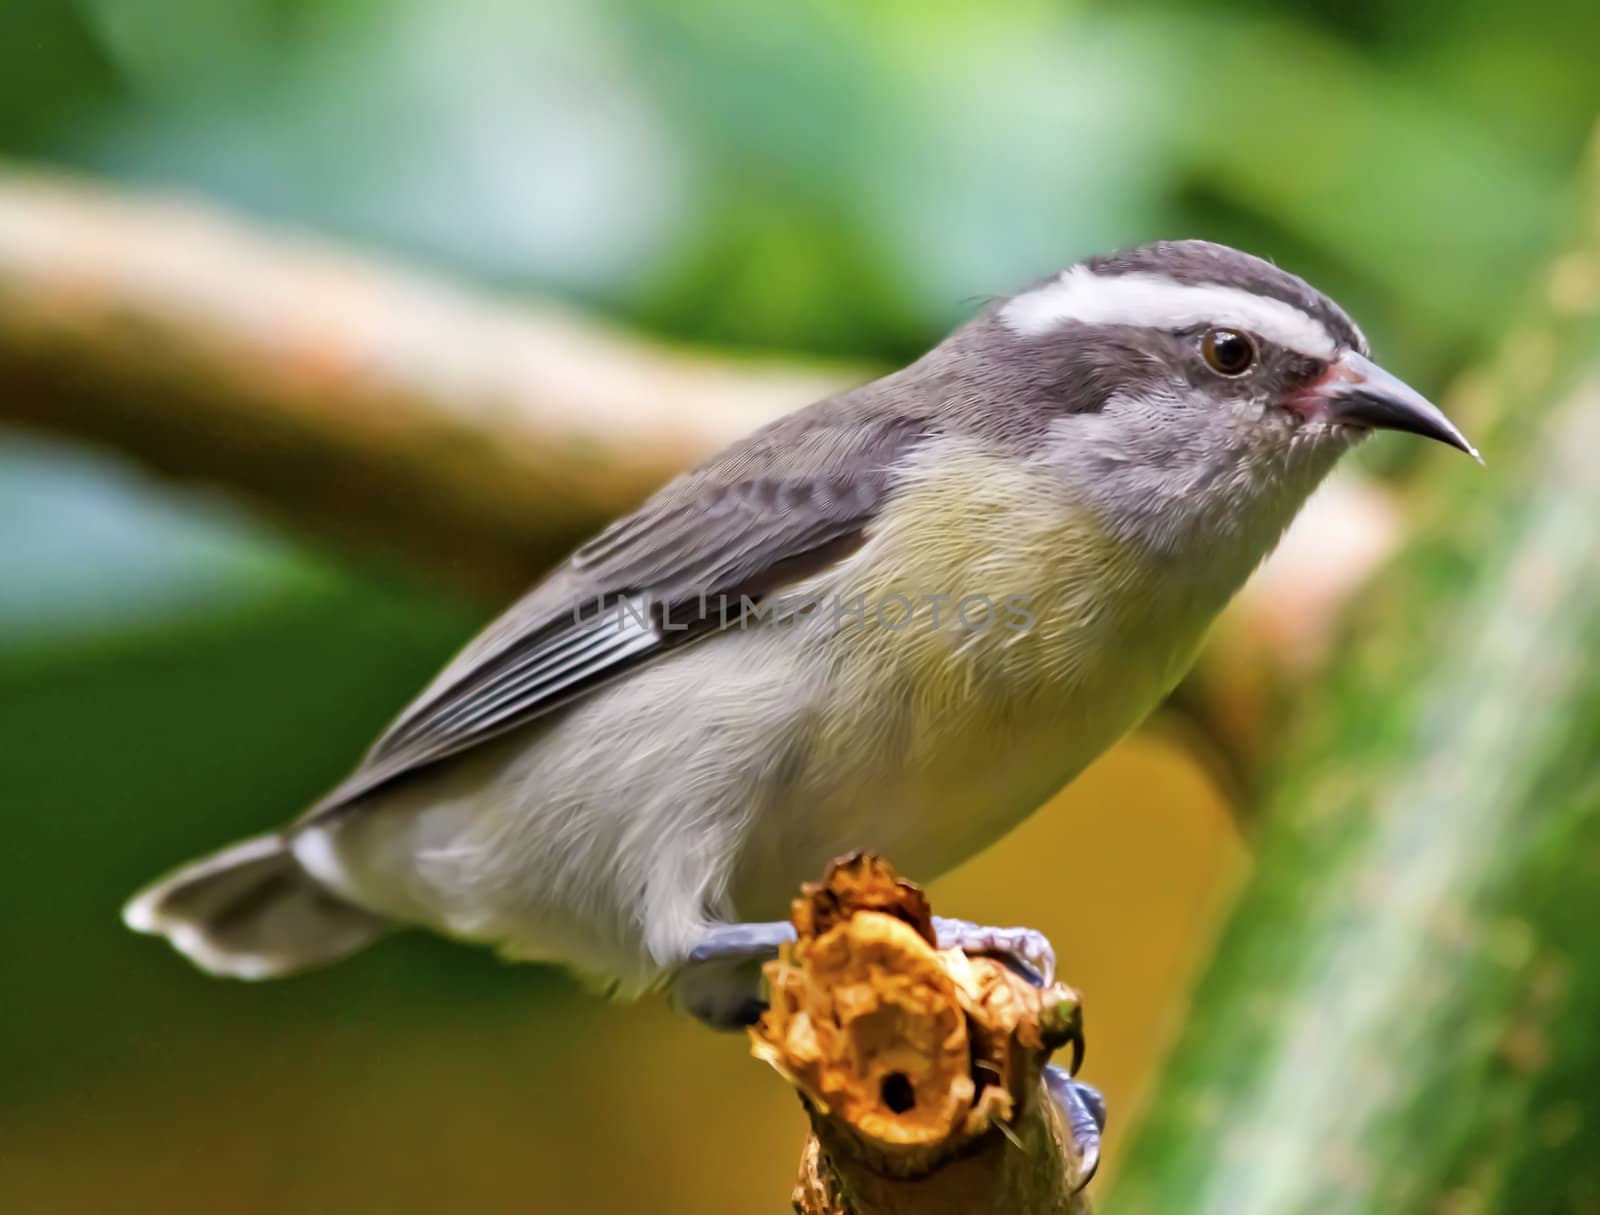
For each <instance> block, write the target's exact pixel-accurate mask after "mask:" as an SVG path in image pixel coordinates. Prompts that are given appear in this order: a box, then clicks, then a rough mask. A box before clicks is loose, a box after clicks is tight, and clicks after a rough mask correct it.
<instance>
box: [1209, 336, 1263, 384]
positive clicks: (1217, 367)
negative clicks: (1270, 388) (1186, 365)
mask: <svg viewBox="0 0 1600 1215" xmlns="http://www.w3.org/2000/svg"><path fill="white" fill-rule="evenodd" d="M1200 353H1201V354H1203V355H1205V356H1206V363H1207V364H1209V365H1210V367H1211V370H1212V371H1215V372H1219V373H1220V374H1222V375H1243V374H1244V373H1245V372H1247V371H1249V370H1250V367H1251V365H1252V364H1253V363H1254V362H1255V361H1256V344H1255V343H1254V342H1252V341H1251V340H1250V339H1249V338H1248V337H1246V336H1245V335H1244V334H1242V333H1240V332H1239V331H1238V330H1237V329H1213V330H1211V331H1210V332H1208V333H1207V334H1206V336H1205V337H1204V338H1203V339H1202V340H1201V342H1200Z"/></svg>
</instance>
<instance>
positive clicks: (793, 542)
mask: <svg viewBox="0 0 1600 1215" xmlns="http://www.w3.org/2000/svg"><path fill="white" fill-rule="evenodd" d="M844 405H845V402H843V401H838V402H836V401H829V402H823V403H822V404H821V405H819V406H814V407H812V409H810V410H805V411H802V412H801V413H800V414H795V415H791V416H790V417H788V418H785V419H780V420H779V422H777V423H774V424H773V425H771V426H769V427H766V428H764V429H763V430H760V431H757V432H756V433H755V434H753V435H751V436H750V437H749V438H747V439H746V440H744V441H743V442H741V443H739V444H736V445H735V446H734V447H732V448H730V449H728V450H727V451H726V452H724V453H723V454H722V455H721V456H719V457H717V458H716V459H715V460H713V461H712V462H711V463H710V464H708V465H706V466H704V467H702V468H700V469H698V470H696V471H695V472H692V473H688V474H686V475H685V476H683V477H680V478H679V479H678V480H676V481H674V482H673V483H672V484H670V485H668V486H667V487H666V488H664V489H663V490H662V491H661V492H660V493H658V494H657V495H656V496H655V497H653V498H652V499H650V500H649V501H648V502H646V503H645V504H644V505H643V506H642V507H640V509H639V510H638V511H636V512H635V513H634V514H632V515H629V516H626V517H625V518H623V519H621V520H619V521H617V522H616V523H614V524H612V525H611V526H610V527H609V528H607V529H606V530H605V531H604V532H602V533H601V534H600V535H598V536H597V537H595V539H593V540H592V541H590V542H589V543H588V544H586V545H584V546H583V547H582V548H580V549H579V550H578V551H577V552H576V553H574V554H573V555H572V557H571V558H570V559H569V560H568V561H567V563H566V564H565V565H563V566H562V567H560V568H559V569H557V570H556V571H555V572H554V573H553V574H551V575H550V577H548V578H547V579H545V581H543V582H542V583H540V584H539V585H538V586H537V587H535V588H534V589H533V590H532V591H530V592H529V593H528V594H527V595H526V596H525V597H523V598H522V599H521V600H520V601H519V602H517V603H516V604H515V605H513V606H512V607H511V608H510V609H509V610H508V611H507V612H505V613H504V614H503V615H502V616H501V617H500V618H499V619H497V620H496V621H495V622H494V623H493V624H491V625H490V626H489V627H488V628H487V629H485V630H484V632H483V633H481V634H480V635H479V636H478V637H477V638H476V639H475V640H474V641H472V642H471V643H470V644H469V645H468V646H467V647H466V648H465V649H464V650H463V651H462V652H461V653H460V654H459V655H458V656H457V657H456V658H455V659H454V660H453V661H452V662H451V663H450V664H449V666H447V667H446V668H445V669H444V671H443V672H441V673H440V675H439V676H438V678H437V679H435V680H434V682H433V683H432V684H431V685H430V686H429V687H428V688H427V689H426V690H425V691H424V692H423V693H422V695H421V696H419V697H418V698H417V699H416V700H415V701H413V702H412V704H411V705H410V707H408V708H407V709H406V710H405V711H404V712H403V713H402V714H401V715H400V716H399V718H397V719H396V720H395V722H394V723H393V724H392V725H391V726H390V727H389V728H388V730H386V731H385V732H384V734H383V735H382V736H381V737H380V738H379V739H378V741H377V743H376V744H374V746H373V747H372V749H371V750H370V751H369V752H368V753H367V756H366V758H365V759H364V760H363V761H362V764H361V766H360V767H359V768H357V769H356V771H355V772H354V773H352V774H351V775H350V777H349V778H348V779H347V780H346V781H345V782H344V783H343V784H342V785H340V786H338V787H337V788H336V789H334V790H333V791H332V792H331V793H330V794H329V795H328V796H327V797H326V798H324V799H323V800H322V801H321V802H320V803H318V804H317V806H315V807H314V808H313V809H312V811H311V815H312V816H320V815H322V814H326V813H329V812H336V811H337V810H338V808H339V807H341V806H348V805H349V804H351V803H352V802H353V801H355V800H356V799H358V798H360V797H362V796H363V795H364V794H367V793H370V792H372V791H373V790H374V789H376V788H378V787H379V786H381V785H385V784H388V783H389V782H390V781H392V780H395V779H397V778H399V777H402V776H404V775H406V774H408V773H412V772H415V771H417V770H418V769H421V768H424V767H426V766H428V765H430V764H433V763H436V762H437V761H439V760H441V759H444V758H446V757H448V756H452V755H456V754H458V753H460V752H462V751H465V750H467V749H469V748H471V747H474V746H477V745H478V744H479V743H482V742H484V741H486V740H488V739H490V738H494V737H496V736H497V735H500V734H503V733H505V732H506V731H507V730H510V729H512V728H514V727H516V726H518V725H521V724H523V723H524V722H527V721H530V720H532V719H533V718H536V717H538V716H540V715H542V714H544V713H548V712H550V711H551V710H552V709H554V708H557V707H558V706H560V705H564V704H567V703H569V702H570V701H572V700H573V699H574V698H576V697H578V696H581V695H583V694H584V693H586V692H588V691H591V690H592V689H594V688H595V687H597V686H599V685H601V684H603V683H605V682H607V681H609V680H611V679H614V678H616V677H617V676H619V675H621V674H623V673H624V672H626V671H629V670H631V669H633V668H634V667H636V666H638V665H640V664H641V663H645V662H649V661H651V660H652V659H654V658H656V657H658V656H660V655H661V654H663V653H665V652H666V651H668V650H669V649H673V648H675V647H677V646H680V645H683V644H686V643H688V642H690V641H693V640H695V639H697V638H700V637H704V636H706V635H708V634H709V633H712V632H715V631H717V630H718V629H720V628H722V627H727V626H726V625H725V624H724V621H725V620H726V621H729V622H730V623H732V624H737V622H738V615H737V610H738V605H739V603H740V596H743V595H748V596H750V598H751V599H752V600H759V598H760V597H761V596H763V595H766V594H769V593H771V592H772V591H774V590H777V589H780V588H781V587H783V586H785V585H790V584H792V583H794V582H796V581H798V580H801V579H803V578H805V577H807V576H809V575H811V574H812V573H815V572H818V571H820V570H821V569H823V568H826V567H827V566H828V565H829V564H831V563H832V562H834V561H836V560H839V559H841V558H842V557H843V556H845V555H846V554H848V553H849V552H850V551H853V549H854V548H855V547H856V546H858V545H859V544H860V543H861V540H862V537H863V535H864V533H865V531H866V529H867V527H868V525H869V524H870V523H871V521H872V519H873V517H874V516H875V515H876V513H877V512H878V510H879V508H880V507H881V506H882V504H883V502H884V500H885V499H886V497H887V496H888V494H889V492H890V489H891V485H892V480H893V475H894V468H895V465H896V463H897V461H898V460H899V459H900V458H901V457H902V456H903V455H904V454H905V452H906V451H907V450H908V449H909V448H910V447H911V446H912V445H913V444H914V443H915V442H916V441H917V439H918V437H919V435H921V434H922V433H923V425H922V422H921V420H920V419H907V418H903V417H902V418H892V417H888V416H872V415H869V416H866V417H863V416H861V413H860V412H859V411H856V410H850V409H847V408H843V407H842V406H844ZM702 594H703V595H705V596H707V598H708V599H709V600H710V602H711V603H712V604H718V603H722V602H729V603H730V604H731V605H732V607H731V609H730V611H731V615H724V614H723V613H721V612H719V611H718V610H716V609H715V608H713V609H712V610H710V611H705V612H702V611H700V610H698V609H699V604H700V602H701V601H700V596H701V595H702ZM722 597H726V599H724V598H722ZM674 608H678V609H679V611H678V612H676V613H674V612H673V609H674ZM669 624H670V627H668V625H669Z"/></svg>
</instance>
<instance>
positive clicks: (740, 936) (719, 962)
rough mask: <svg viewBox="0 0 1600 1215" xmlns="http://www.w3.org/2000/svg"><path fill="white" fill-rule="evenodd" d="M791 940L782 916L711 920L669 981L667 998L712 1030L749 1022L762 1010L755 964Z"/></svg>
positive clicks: (791, 930) (790, 926)
mask: <svg viewBox="0 0 1600 1215" xmlns="http://www.w3.org/2000/svg"><path fill="white" fill-rule="evenodd" d="M793 940H794V925H793V924H791V923H789V922H788V921H787V920H773V921H771V922H770V923H756V924H714V925H712V926H711V927H710V928H708V929H707V930H706V933H705V935H704V936H703V937H701V938H700V941H699V943H698V944H697V945H695V947H694V948H693V949H691V950H690V951H689V956H688V957H687V958H686V959H684V964H683V968H682V969H681V970H680V971H679V972H678V975H677V977H676V978H675V979H674V980H673V982H672V1000H673V1003H675V1004H676V1005H677V1006H678V1007H679V1008H681V1009H683V1010H684V1011H685V1012H687V1013H688V1014H689V1015H690V1016H692V1017H694V1018H695V1019H696V1020H699V1021H701V1022H703V1023H705V1024H706V1025H709V1026H710V1027H711V1028H712V1029H718V1030H735V1029H743V1028H744V1027H745V1026H747V1025H754V1024H755V1023H756V1021H758V1020H759V1019H760V1017H761V1014H762V1013H763V1012H765V1011H766V1009H767V1002H766V1001H765V1000H763V999H762V998H761V964H762V963H763V962H769V961H771V960H772V959H773V958H775V957H777V956H778V950H779V948H780V947H781V946H784V945H787V944H789V943H790V942H791V941H793Z"/></svg>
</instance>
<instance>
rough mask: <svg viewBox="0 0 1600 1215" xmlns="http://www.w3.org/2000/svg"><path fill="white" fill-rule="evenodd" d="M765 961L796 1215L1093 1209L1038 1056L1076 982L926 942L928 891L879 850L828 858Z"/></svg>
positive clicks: (1053, 1037)
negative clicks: (795, 1100) (1039, 977)
mask: <svg viewBox="0 0 1600 1215" xmlns="http://www.w3.org/2000/svg"><path fill="white" fill-rule="evenodd" d="M794 920H795V928H796V930H797V934H798V938H799V939H798V941H797V943H796V944H795V946H794V947H793V948H792V950H791V951H790V953H789V955H788V956H787V957H785V958H783V959H780V960H779V961H777V962H773V963H769V964H768V967H767V978H768V981H769V984H770V987H771V993H772V1004H771V1007H770V1009H769V1010H768V1012H767V1013H766V1015H765V1016H764V1017H763V1018H762V1021H761V1023H760V1025H758V1026H757V1027H756V1028H755V1029H753V1030H752V1031H751V1037H752V1043H753V1049H754V1051H755V1053H756V1055H757V1056H758V1057H760V1058H763V1059H765V1060H767V1061H768V1062H769V1063H771V1064H772V1066H773V1067H775V1068H776V1069H777V1070H778V1071H779V1072H780V1073H781V1074H782V1075H783V1076H784V1078H785V1079H787V1080H788V1081H789V1083H790V1084H791V1085H793V1086H794V1087H795V1088H796V1089H797V1090H798V1091H799V1092H800V1094H801V1097H802V1100H803V1102H804V1104H805V1108H806V1112H807V1114H808V1115H809V1116H810V1119H811V1136H810V1138H809V1140H808V1141H807V1143H806V1147H805V1151H804V1153H803V1155H802V1157H801V1163H800V1178H799V1180H798V1182H797V1183H796V1186H795V1192H794V1206H795V1210H796V1211H797V1212H799V1215H944V1213H946V1212H948V1213H950V1215H956V1213H957V1212H959V1213H960V1215H986V1213H993V1215H1016V1213H1017V1212H1021V1211H1028V1212H1036V1213H1038V1215H1085V1213H1086V1212H1087V1211H1088V1209H1089V1208H1088V1203H1087V1200H1086V1199H1085V1198H1084V1197H1083V1195H1082V1193H1081V1190H1082V1185H1083V1182H1084V1180H1085V1174H1086V1173H1087V1172H1089V1171H1091V1170H1090V1169H1089V1168H1088V1166H1087V1165H1086V1162H1085V1161H1084V1160H1083V1159H1082V1158H1081V1157H1080V1156H1079V1155H1078V1153H1077V1151H1076V1150H1075V1149H1074V1148H1073V1146H1072V1144H1071V1140H1070V1137H1069V1135H1068V1134H1067V1131H1066V1128H1065V1126H1064V1124H1063V1120H1062V1118H1061V1116H1060V1114H1059V1113H1058V1111H1057V1109H1056V1106H1055V1103H1054V1102H1053V1101H1052V1100H1051V1099H1050V1097H1049V1095H1048V1094H1047V1093H1046V1091H1045V1088H1044V1085H1043V1082H1042V1080H1041V1079H1040V1075H1041V1070H1042V1068H1043V1067H1044V1064H1045V1062H1046V1061H1047V1060H1048V1059H1049V1057H1050V1054H1051V1052H1052V1051H1053V1050H1054V1049H1055V1048H1056V1047H1058V1046H1061V1045H1064V1044H1065V1043H1066V1042H1068V1041H1070V1040H1072V1038H1073V1037H1074V1036H1075V1035H1076V1034H1077V1032H1078V1025H1079V1014H1078V1004H1077V998H1076V996H1075V995H1074V994H1073V993H1072V992H1071V991H1070V990H1068V989H1067V988H1065V987H1063V986H1062V985H1060V984H1054V985H1052V986H1051V987H1049V988H1047V989H1045V990H1043V991H1040V990H1039V989H1037V988H1034V987H1032V986H1030V985H1029V984H1027V983H1025V982H1024V981H1023V980H1022V979H1020V978H1018V977H1017V976H1016V975H1014V974H1012V972H1011V971H1010V970H1008V969H1007V968H1006V967H1005V966H1003V965H1001V964H1000V963H999V962H996V961H995V960H994V959H992V958H982V957H977V958H969V957H966V956H964V955H962V954H959V953H954V952H952V953H940V952H937V951H936V950H935V948H934V947H933V940H934V936H933V928H932V922H931V919H930V916H929V910H928V904H927V900H926V899H925V898H924V897H923V895H922V892H921V891H920V890H919V889H917V888H916V887H915V886H913V885H911V884H910V883H908V882H902V881H899V880H898V879H896V878H895V876H894V873H893V871H892V870H891V869H890V868H889V867H888V866H887V865H885V864H884V863H883V862H881V861H878V860H875V859H873V858H870V857H867V858H862V857H855V858H850V859H848V860H845V861H840V862H836V863H835V864H834V865H833V866H832V867H830V869H829V871H828V874H827V876H826V877H825V878H824V879H823V880H822V882H820V883H817V884H814V885H808V886H807V887H806V888H805V889H804V891H803V892H802V896H801V898H800V899H798V900H796V902H795V911H794Z"/></svg>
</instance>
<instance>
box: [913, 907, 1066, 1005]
mask: <svg viewBox="0 0 1600 1215" xmlns="http://www.w3.org/2000/svg"><path fill="white" fill-rule="evenodd" d="M933 930H934V933H935V934H936V935H937V936H938V938H939V948H940V949H959V950H961V952H962V953H976V954H985V955H988V956H990V957H994V958H997V959H999V960H1000V961H1002V962H1004V963H1005V964H1006V965H1007V966H1009V967H1010V968H1011V969H1012V970H1014V971H1016V973H1017V974H1019V975H1021V976H1022V977H1023V978H1024V979H1026V980H1027V981H1028V982H1029V983H1032V984H1033V985H1034V986H1035V987H1048V986H1049V985H1050V984H1051V983H1053V982H1055V978H1056V951H1055V948H1054V947H1053V946H1052V945H1051V944H1050V938H1049V937H1047V936H1045V935H1044V933H1042V932H1040V931H1039V930H1038V929H1037V928H990V927H988V926H987V925H984V924H974V923H972V922H971V921H969V920H949V919H946V918H945V917H944V916H938V915H936V916H934V917H933Z"/></svg>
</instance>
